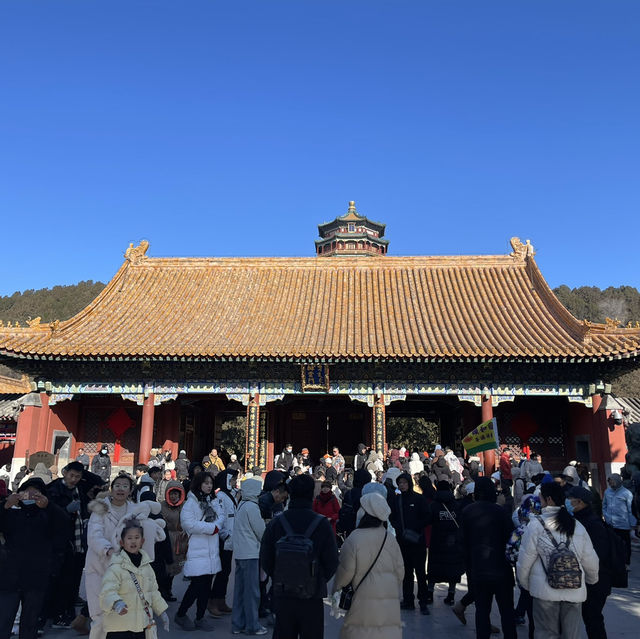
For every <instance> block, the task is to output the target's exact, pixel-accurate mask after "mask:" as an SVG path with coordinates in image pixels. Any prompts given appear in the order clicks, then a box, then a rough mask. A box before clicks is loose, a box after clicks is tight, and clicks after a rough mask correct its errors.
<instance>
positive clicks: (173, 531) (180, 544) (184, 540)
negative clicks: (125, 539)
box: [160, 480, 189, 579]
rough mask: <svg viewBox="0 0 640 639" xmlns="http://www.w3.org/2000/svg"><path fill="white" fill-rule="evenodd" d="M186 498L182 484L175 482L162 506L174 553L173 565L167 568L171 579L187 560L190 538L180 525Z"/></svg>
mask: <svg viewBox="0 0 640 639" xmlns="http://www.w3.org/2000/svg"><path fill="white" fill-rule="evenodd" d="M185 498H186V494H185V491H184V488H183V486H182V484H181V483H180V482H179V481H176V480H173V481H170V482H169V483H168V484H167V490H166V491H165V495H164V501H163V502H162V503H161V504H160V506H161V508H162V510H161V511H160V512H161V515H162V517H163V519H164V520H165V522H166V523H167V527H166V529H165V532H166V533H167V534H168V535H169V539H170V541H171V551H172V553H173V563H171V564H169V565H168V566H167V574H168V576H169V578H171V579H172V578H173V577H175V576H176V575H177V574H179V573H180V572H181V571H182V567H183V566H184V562H185V560H186V558H187V544H188V541H189V538H188V536H187V534H186V533H185V532H184V530H182V526H181V525H180V511H181V510H182V504H184V500H185Z"/></svg>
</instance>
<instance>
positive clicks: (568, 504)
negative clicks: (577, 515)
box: [564, 499, 574, 515]
mask: <svg viewBox="0 0 640 639" xmlns="http://www.w3.org/2000/svg"><path fill="white" fill-rule="evenodd" d="M564 507H565V508H566V509H567V511H568V512H569V514H570V515H573V514H574V512H573V506H572V505H571V500H570V499H565V500H564Z"/></svg>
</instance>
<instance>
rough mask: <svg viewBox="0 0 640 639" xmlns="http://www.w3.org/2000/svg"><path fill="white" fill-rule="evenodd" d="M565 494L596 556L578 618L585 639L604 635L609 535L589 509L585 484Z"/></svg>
mask: <svg viewBox="0 0 640 639" xmlns="http://www.w3.org/2000/svg"><path fill="white" fill-rule="evenodd" d="M568 497H569V499H570V501H571V509H572V510H573V515H574V517H575V518H576V519H577V520H578V521H579V522H580V523H581V524H582V525H583V526H584V527H585V529H586V531H587V534H588V535H589V538H590V539H591V543H592V544H593V548H594V549H595V551H596V554H597V555H598V559H600V569H599V571H598V581H597V583H595V584H587V599H586V600H585V601H584V602H583V604H582V619H583V621H584V626H585V629H586V631H587V637H589V639H607V633H606V630H605V628H604V617H603V615H602V609H603V608H604V604H605V603H606V601H607V597H608V596H609V595H610V594H611V546H610V545H609V535H608V533H607V529H606V528H605V525H604V522H603V521H602V518H600V517H598V516H597V515H596V514H595V513H594V512H593V508H592V503H593V495H592V493H591V491H590V490H589V489H588V488H582V487H580V486H576V487H574V488H571V490H570V491H569V496H568Z"/></svg>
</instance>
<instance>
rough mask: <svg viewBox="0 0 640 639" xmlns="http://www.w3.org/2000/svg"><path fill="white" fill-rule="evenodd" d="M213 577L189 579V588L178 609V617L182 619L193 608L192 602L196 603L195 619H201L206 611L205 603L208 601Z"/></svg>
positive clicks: (204, 576)
mask: <svg viewBox="0 0 640 639" xmlns="http://www.w3.org/2000/svg"><path fill="white" fill-rule="evenodd" d="M212 579H213V575H198V576H197V577H191V581H190V582H189V587H188V588H187V591H186V592H185V593H184V597H183V598H182V603H181V604H180V608H178V613H177V614H178V617H184V616H185V615H186V614H187V610H189V608H191V606H193V602H194V601H195V602H197V603H196V619H202V617H204V613H205V612H206V611H207V603H208V601H209V594H210V593H211V580H212Z"/></svg>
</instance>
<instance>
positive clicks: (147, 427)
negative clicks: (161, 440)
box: [138, 393, 155, 464]
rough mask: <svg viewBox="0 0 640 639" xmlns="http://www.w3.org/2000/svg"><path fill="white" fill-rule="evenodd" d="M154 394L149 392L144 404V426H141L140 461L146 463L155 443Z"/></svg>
mask: <svg viewBox="0 0 640 639" xmlns="http://www.w3.org/2000/svg"><path fill="white" fill-rule="evenodd" d="M153 400H154V394H153V393H149V397H147V398H145V400H144V404H143V405H142V426H141V428H140V450H139V451H138V462H139V463H140V464H146V463H147V462H148V461H149V451H150V450H151V445H152V443H153V413H154V411H155V407H154V405H153Z"/></svg>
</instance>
